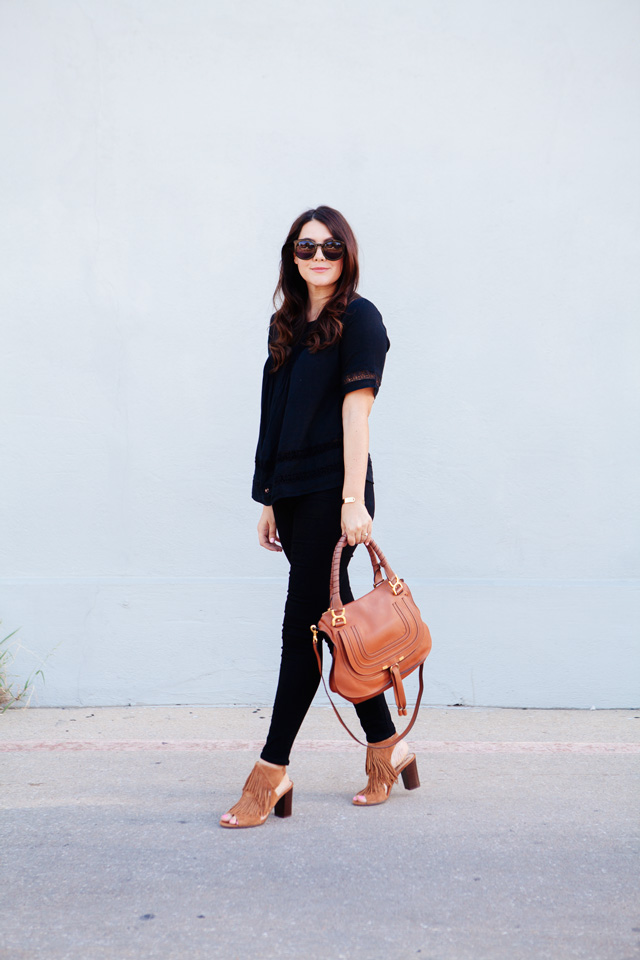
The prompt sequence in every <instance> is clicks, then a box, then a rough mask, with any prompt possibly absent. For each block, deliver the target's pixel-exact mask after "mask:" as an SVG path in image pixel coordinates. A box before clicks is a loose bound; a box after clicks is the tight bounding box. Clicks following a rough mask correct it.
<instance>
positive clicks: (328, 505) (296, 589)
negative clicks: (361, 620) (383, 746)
mask: <svg viewBox="0 0 640 960" xmlns="http://www.w3.org/2000/svg"><path fill="white" fill-rule="evenodd" d="M365 505H366V507H367V510H368V511H369V513H370V514H371V516H372V517H373V514H374V510H375V500H374V494H373V484H372V483H367V484H366V491H365ZM341 508H342V488H341V487H335V488H334V489H332V490H322V491H320V492H318V493H308V494H304V495H303V496H299V497H287V498H285V499H283V500H277V501H276V502H275V503H274V505H273V510H274V514H275V518H276V526H277V528H278V533H279V535H280V542H281V543H282V548H283V550H284V553H285V555H286V557H287V560H288V561H289V563H290V564H291V569H290V571H289V591H288V593H287V602H286V604H285V608H284V622H283V625H282V660H281V663H280V677H279V680H278V689H277V691H276V698H275V702H274V705H273V714H272V716H271V725H270V728H269V735H268V737H267V742H266V744H265V746H264V749H263V751H262V753H261V757H262V759H263V760H268V761H269V762H270V763H277V764H280V765H284V764H288V763H289V754H290V752H291V747H292V746H293V742H294V740H295V738H296V736H297V733H298V730H299V729H300V726H301V724H302V721H303V720H304V718H305V715H306V713H307V710H308V709H309V707H310V706H311V701H312V700H313V698H314V696H315V693H316V690H317V689H318V685H319V683H320V674H319V671H318V662H317V660H316V657H315V654H314V652H313V642H312V637H311V630H310V629H309V627H310V625H311V624H312V623H317V622H318V620H319V619H320V617H321V616H322V614H323V613H324V611H325V610H326V609H327V607H328V606H329V600H330V597H329V575H330V572H331V558H332V557H333V551H334V549H335V545H336V543H337V541H338V538H339V537H340V533H341V529H340V512H341ZM354 550H355V547H345V549H344V550H343V551H342V563H341V566H340V596H341V598H342V601H343V602H344V603H349V602H350V601H351V600H353V594H352V593H351V587H350V585H349V575H348V572H347V565H348V563H349V560H350V559H351V557H352V556H353V552H354ZM355 708H356V713H357V714H358V718H359V720H360V723H361V725H362V729H363V730H364V732H365V735H366V738H367V742H368V743H379V742H380V741H381V740H386V739H387V738H388V737H392V736H393V735H394V733H395V732H396V729H395V726H394V724H393V720H392V719H391V714H390V713H389V707H388V706H387V701H386V700H385V697H384V694H382V693H381V694H378V696H377V697H372V698H371V699H370V700H365V701H364V702H363V703H358V704H355Z"/></svg>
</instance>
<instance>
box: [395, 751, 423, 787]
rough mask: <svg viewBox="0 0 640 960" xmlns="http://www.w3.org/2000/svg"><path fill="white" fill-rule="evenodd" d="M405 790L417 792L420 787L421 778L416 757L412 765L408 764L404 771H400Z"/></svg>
mask: <svg viewBox="0 0 640 960" xmlns="http://www.w3.org/2000/svg"><path fill="white" fill-rule="evenodd" d="M400 776H401V777H402V782H403V784H404V788H405V790H416V789H417V788H418V787H419V786H420V777H419V775H418V762H417V760H416V758H415V757H414V758H413V760H412V761H411V763H409V764H407V766H406V767H405V768H404V770H401V771H400Z"/></svg>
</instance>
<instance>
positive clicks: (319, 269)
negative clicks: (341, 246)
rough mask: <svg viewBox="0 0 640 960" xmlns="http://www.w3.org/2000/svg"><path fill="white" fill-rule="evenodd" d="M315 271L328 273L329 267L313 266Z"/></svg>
mask: <svg viewBox="0 0 640 960" xmlns="http://www.w3.org/2000/svg"><path fill="white" fill-rule="evenodd" d="M311 269H312V270H313V272H314V273H326V272H327V270H328V269H329V267H311Z"/></svg>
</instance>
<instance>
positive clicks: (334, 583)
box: [330, 533, 398, 612]
mask: <svg viewBox="0 0 640 960" xmlns="http://www.w3.org/2000/svg"><path fill="white" fill-rule="evenodd" d="M346 545H347V535H346V533H343V534H342V536H341V537H340V539H339V540H338V542H337V543H336V547H335V550H334V551H333V560H332V561H331V603H330V607H331V609H332V610H335V611H336V612H337V611H340V610H343V609H344V604H343V603H342V600H341V599H340V558H341V557H342V551H343V550H344V548H345V546H346ZM365 546H366V548H367V550H368V551H369V558H370V560H371V566H372V567H373V585H374V587H377V586H378V584H379V583H382V580H383V579H384V578H383V576H382V574H381V572H380V567H382V568H383V569H384V572H385V573H386V575H387V580H389V581H394V582H395V583H396V584H397V583H398V578H397V577H396V575H395V573H394V572H393V570H392V569H391V567H390V566H389V563H388V561H387V558H386V557H385V555H384V553H383V552H382V550H381V549H380V547H379V546H378V544H377V543H376V542H375V540H370V541H369V543H367V544H365ZM394 593H395V590H394Z"/></svg>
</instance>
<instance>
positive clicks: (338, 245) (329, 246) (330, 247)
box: [322, 240, 344, 260]
mask: <svg viewBox="0 0 640 960" xmlns="http://www.w3.org/2000/svg"><path fill="white" fill-rule="evenodd" d="M322 251H323V253H324V255H325V257H326V258H327V260H339V259H340V258H341V257H342V256H344V243H342V241H341V240H327V242H326V243H325V244H324V245H323V247H322Z"/></svg>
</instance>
